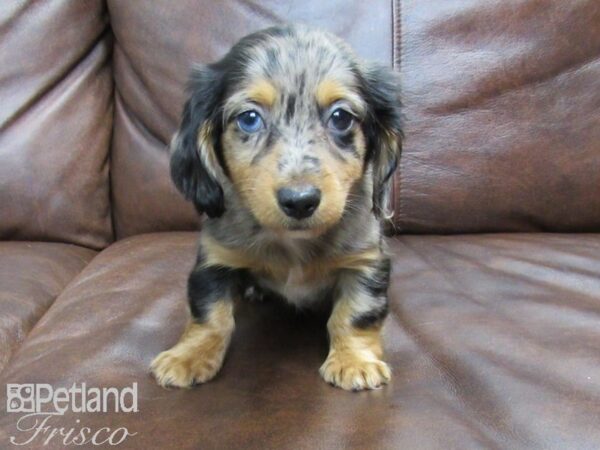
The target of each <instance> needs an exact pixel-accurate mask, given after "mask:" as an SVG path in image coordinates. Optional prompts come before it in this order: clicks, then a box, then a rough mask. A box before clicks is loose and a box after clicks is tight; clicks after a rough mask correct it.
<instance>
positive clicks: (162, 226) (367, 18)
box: [108, 0, 392, 238]
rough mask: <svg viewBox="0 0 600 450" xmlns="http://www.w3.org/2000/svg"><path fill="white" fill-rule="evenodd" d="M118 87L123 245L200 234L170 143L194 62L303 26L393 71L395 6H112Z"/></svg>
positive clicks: (116, 146) (117, 209)
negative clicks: (159, 234) (254, 37)
mask: <svg viewBox="0 0 600 450" xmlns="http://www.w3.org/2000/svg"><path fill="white" fill-rule="evenodd" d="M108 5H109V10H110V15H111V25H112V29H113V31H114V33H115V36H116V41H115V49H114V64H115V66H114V76H115V82H116V86H117V95H116V114H115V129H114V135H113V148H112V162H111V171H112V172H111V182H112V192H113V201H114V216H115V227H116V234H117V238H122V237H125V236H131V235H133V234H138V233H144V232H151V231H163V230H193V229H197V228H198V226H199V218H198V216H197V214H196V212H195V210H194V208H193V207H192V205H191V204H189V203H186V202H185V201H184V200H183V197H182V196H181V195H180V194H179V193H177V192H176V190H175V187H174V186H173V184H172V183H171V180H170V178H169V169H168V162H169V155H168V150H167V145H168V143H169V141H170V140H171V136H172V134H173V133H174V132H175V130H176V127H177V125H178V122H179V115H180V113H181V110H182V106H183V103H184V100H185V93H184V88H185V85H186V82H187V78H188V75H189V72H190V70H191V67H192V65H193V64H194V63H209V62H213V61H216V60H217V59H219V58H220V57H221V56H223V55H224V54H225V52H227V51H228V50H229V48H230V47H231V45H233V44H234V43H235V42H236V41H237V40H238V39H239V38H241V37H242V36H244V35H246V34H248V33H250V32H252V31H255V30H257V29H261V28H264V27H267V26H271V25H273V24H276V23H280V22H284V21H304V22H307V23H310V24H313V25H316V26H320V27H323V28H326V29H329V30H331V31H333V32H335V33H337V34H339V35H340V36H342V37H343V38H345V39H347V40H348V41H349V42H350V43H351V44H352V45H353V47H354V48H355V49H356V50H357V51H358V52H359V53H360V54H361V55H363V56H364V57H367V58H370V59H374V60H378V61H380V62H382V63H384V64H387V65H391V59H392V57H391V54H392V51H391V45H392V38H391V33H392V21H391V5H390V3H389V2H388V1H385V0H377V1H370V2H368V3H366V2H362V1H359V0H353V1H341V0H336V1H328V2H323V1H320V0H309V1H303V2H288V1H286V2H281V1H275V0H270V1H261V2H251V1H228V2H214V1H202V2H198V1H190V0H181V1H177V2H173V1H169V0H159V1H153V2H151V3H144V2H123V1H109V2H108Z"/></svg>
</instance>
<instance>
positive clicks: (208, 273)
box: [150, 263, 237, 387]
mask: <svg viewBox="0 0 600 450" xmlns="http://www.w3.org/2000/svg"><path fill="white" fill-rule="evenodd" d="M236 281H237V272H236V271H235V270H233V269H227V268H224V267H218V266H212V267H204V266H203V265H202V264H201V263H199V264H198V266H197V267H196V269H195V270H194V271H193V272H192V273H191V275H190V278H189V281H188V296H189V302H190V311H191V313H192V319H191V320H190V322H189V323H188V325H187V326H186V328H185V331H184V332H183V335H182V336H181V338H180V339H179V342H178V343H177V344H176V345H175V346H174V347H173V348H171V349H170V350H167V351H164V352H162V353H160V354H159V355H158V356H157V357H156V358H155V359H154V361H152V364H151V366H150V368H151V370H152V373H153V374H154V376H155V378H156V380H157V382H158V384H160V385H161V386H165V387H166V386H175V387H190V386H192V385H194V384H197V383H204V382H206V381H209V380H210V379H212V378H213V377H214V376H215V375H216V374H217V372H218V371H219V369H220V368H221V365H222V364H223V359H224V357H225V352H226V350H227V347H228V345H229V341H230V339H231V334H232V333H233V329H234V320H233V298H232V296H233V295H234V293H235V288H236V285H235V284H236Z"/></svg>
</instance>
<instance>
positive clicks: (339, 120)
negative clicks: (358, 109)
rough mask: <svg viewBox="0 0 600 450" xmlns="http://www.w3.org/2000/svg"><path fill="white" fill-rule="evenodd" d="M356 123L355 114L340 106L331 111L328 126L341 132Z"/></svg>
mask: <svg viewBox="0 0 600 450" xmlns="http://www.w3.org/2000/svg"><path fill="white" fill-rule="evenodd" d="M353 124H354V116H353V115H352V114H350V113H349V112H348V111H346V110H344V109H342V108H338V109H336V110H335V111H333V112H332V113H331V116H329V120H328V121H327V126H328V127H329V128H330V129H331V130H333V131H337V132H338V133H339V132H344V131H348V130H349V129H350V128H352V125H353Z"/></svg>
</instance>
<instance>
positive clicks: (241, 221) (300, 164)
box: [151, 26, 402, 390]
mask: <svg viewBox="0 0 600 450" xmlns="http://www.w3.org/2000/svg"><path fill="white" fill-rule="evenodd" d="M189 94H190V97H189V99H188V101H187V103H186V104H185V107H184V111H183V115H182V119H181V125H180V128H179V130H178V132H177V134H176V135H175V137H174V138H173V141H172V144H171V151H172V157H171V175H172V178H173V181H174V183H175V185H176V186H177V188H178V189H179V190H180V191H181V192H182V193H183V195H185V197H186V198H187V199H188V200H191V201H192V202H193V203H194V205H195V206H196V208H197V210H198V211H199V212H201V213H202V212H204V213H206V214H207V216H208V219H207V220H206V221H205V222H204V226H203V230H202V233H201V237H200V250H199V254H198V258H197V263H196V266H195V268H194V270H193V271H192V273H191V275H190V277H189V282H188V296H189V307H190V311H191V320H190V322H189V324H188V325H187V327H186V329H185V331H184V332H183V335H182V336H181V338H180V340H179V342H178V343H177V344H176V345H175V346H174V347H173V348H171V349H170V350H167V351H165V352H162V353H161V354H159V355H158V356H157V357H156V359H154V361H153V362H152V366H151V370H152V372H153V373H154V376H155V378H156V380H157V381H158V383H159V384H160V385H162V386H176V387H188V386H191V385H193V384H196V383H204V382H206V381H208V380H210V379H211V378H213V377H214V376H215V375H216V374H217V372H218V371H219V369H220V368H221V365H222V363H223V358H224V356H225V352H226V350H227V346H228V344H229V341H230V338H231V334H232V332H233V329H234V318H233V306H234V299H235V298H236V297H239V296H241V295H242V294H243V293H244V292H245V290H246V289H248V287H250V286H258V287H259V288H260V289H261V290H263V291H266V292H267V293H274V294H276V295H277V296H278V297H282V298H284V299H286V300H287V301H288V302H290V303H292V304H294V305H297V306H298V307H300V308H305V307H311V306H314V305H317V304H320V303H323V302H331V303H332V309H331V311H332V312H331V316H330V318H329V320H328V323H327V328H328V332H329V337H330V350H329V355H328V356H327V359H326V360H325V362H324V363H323V365H322V366H321V368H320V373H321V376H322V377H323V378H324V379H325V381H327V382H329V383H331V384H333V385H335V386H339V387H341V388H343V389H347V390H361V389H371V388H377V387H379V386H381V385H383V384H385V383H387V382H388V381H389V380H390V376H391V372H390V368H389V367H388V365H387V364H386V363H385V362H384V361H383V360H382V357H383V351H382V345H381V337H380V332H381V327H382V323H383V320H384V318H385V317H386V314H387V311H388V299H387V288H388V283H389V277H390V260H389V258H388V257H387V256H386V254H385V249H384V242H383V238H382V231H381V228H382V227H381V222H382V219H384V218H385V217H386V212H385V211H386V202H387V199H386V192H387V184H388V182H389V180H390V178H391V176H392V173H393V171H394V170H395V168H396V165H397V161H398V158H399V153H400V142H401V137H402V131H401V112H400V100H399V86H398V80H397V78H396V76H395V74H394V73H393V72H391V71H390V70H389V69H387V68H384V67H382V66H379V65H375V64H368V63H365V62H363V61H361V60H359V59H358V58H357V57H356V56H355V54H354V53H353V52H352V51H351V49H350V48H349V47H348V46H347V45H346V44H344V43H343V42H342V41H341V40H340V39H339V38H337V37H335V36H333V35H332V34H329V33H326V32H323V31H319V30H315V29H311V28H308V27H305V26H282V27H273V28H268V29H266V30H263V31H259V32H257V33H254V34H251V35H249V36H246V37H245V38H243V39H242V40H240V41H239V42H238V43H237V44H236V45H234V46H233V48H232V49H231V50H230V51H229V53H228V54H227V55H226V56H225V57H224V58H223V59H221V60H220V61H218V62H216V63H214V64H210V65H207V66H200V67H197V68H195V69H194V70H193V72H192V75H191V81H190V85H189Z"/></svg>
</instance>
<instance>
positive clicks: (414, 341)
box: [0, 233, 600, 449]
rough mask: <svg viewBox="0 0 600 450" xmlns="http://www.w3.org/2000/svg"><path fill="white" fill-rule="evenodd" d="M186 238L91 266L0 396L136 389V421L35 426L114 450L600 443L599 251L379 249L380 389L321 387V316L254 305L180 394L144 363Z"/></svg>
mask: <svg viewBox="0 0 600 450" xmlns="http://www.w3.org/2000/svg"><path fill="white" fill-rule="evenodd" d="M196 240H197V234H194V233H161V234H154V235H142V236H137V237H133V238H128V239H126V240H123V241H120V242H118V243H116V244H113V245H112V246H110V247H109V248H108V249H106V250H104V251H103V252H102V253H100V254H99V255H98V256H97V257H96V258H95V259H94V260H93V261H92V262H91V264H90V265H88V266H87V267H86V268H85V269H84V270H83V272H81V274H79V276H78V277H77V278H76V279H75V280H74V281H73V282H72V283H71V284H70V285H69V286H68V288H67V289H66V290H65V291H64V292H63V293H62V294H61V295H60V296H59V298H58V299H57V300H56V301H55V302H54V304H53V305H52V307H51V308H50V309H49V310H48V312H47V313H46V315H45V316H44V317H43V318H42V320H40V322H39V323H38V326H36V327H35V329H34V330H33V331H32V332H31V333H30V335H29V336H28V338H27V340H26V342H25V343H24V344H23V345H22V346H21V348H20V349H19V351H18V352H17V354H16V355H15V357H14V358H13V360H12V362H11V363H10V364H9V366H8V367H7V369H6V370H5V372H4V375H3V379H2V383H3V384H5V383H48V384H51V385H53V386H54V387H70V386H71V385H72V384H73V383H82V382H85V383H86V385H87V386H97V387H104V386H110V387H124V386H130V385H131V384H132V383H133V382H137V383H138V408H139V411H138V412H137V413H134V412H131V413H123V412H122V413H118V414H114V413H112V414H100V413H85V414H84V413H75V412H72V411H67V412H65V414H64V415H62V416H54V417H52V421H51V426H52V427H75V428H76V430H77V429H79V428H78V427H82V426H87V427H90V428H91V429H92V430H98V429H100V428H102V427H111V428H112V429H113V430H114V429H115V428H116V427H127V429H128V431H129V432H130V433H136V434H135V436H130V437H129V438H127V441H126V443H125V444H123V447H124V448H140V449H149V448H157V449H161V448H177V449H196V448H260V449H265V448H294V449H314V448H327V449H333V448H360V449H364V448H390V449H391V448H413V449H414V448H461V449H468V448H482V447H486V448H511V449H512V448H570V449H573V448H593V447H595V446H597V444H598V443H599V442H600V428H599V427H598V426H597V425H598V417H600V345H598V343H599V342H600V277H599V276H598V274H599V273H600V236H594V235H542V234H521V235H516V234H515V235H488V236H485V235H480V236H452V237H437V236H430V237H417V236H412V237H411V236H409V237H400V238H397V239H394V240H393V241H392V242H391V243H390V247H391V252H392V253H393V256H394V269H393V286H392V288H391V298H392V305H391V314H390V317H389V319H388V322H387V328H386V331H385V342H386V349H387V353H388V360H389V362H390V363H391V365H392V367H393V370H394V379H393V382H392V384H391V385H389V386H387V387H385V388H383V389H380V390H377V391H371V392H360V393H348V392H344V391H341V390H338V389H336V388H333V387H330V386H328V385H327V384H325V383H324V382H323V381H321V380H320V378H319V375H318V372H317V369H318V367H319V365H320V364H321V362H322V361H323V359H324V358H325V355H326V353H327V340H326V336H325V333H324V320H323V318H318V317H312V316H310V315H309V314H301V315H297V314H295V313H293V312H291V311H290V310H289V309H287V308H282V307H280V306H278V305H277V304H275V303H273V302H268V301H267V302H263V303H252V304H249V303H245V304H239V305H238V306H239V307H238V310H237V313H236V322H237V329H236V332H235V335H234V337H233V341H232V346H231V349H230V351H229V354H228V357H227V359H226V361H225V364H224V367H223V369H222V371H221V373H220V374H219V375H218V376H217V378H216V379H215V380H213V381H212V382H210V383H209V384H206V385H203V386H198V387H196V388H194V389H191V390H164V389H161V388H159V387H158V386H156V384H155V383H154V381H153V380H152V378H151V376H150V375H149V373H148V365H149V363H150V361H151V359H152V358H153V357H154V356H155V355H156V354H157V353H158V352H160V351H161V350H164V349H166V348H168V347H169V346H171V345H172V344H174V343H175V342H176V340H177V338H178V336H179V334H180V333H181V331H182V328H183V326H184V324H185V320H186V315H187V313H186V302H185V282H186V278H187V273H188V271H189V270H190V269H191V267H192V265H193V261H194V256H195V250H196ZM2 391H4V389H2ZM1 395H4V392H2V394H1ZM5 408H6V401H4V399H0V439H5V440H8V439H9V438H10V436H15V437H18V438H19V439H21V440H23V439H25V438H26V436H28V435H26V434H23V432H19V431H17V430H16V422H17V420H18V419H19V417H20V416H21V414H19V413H14V412H7V411H6V409H5ZM77 420H79V421H80V422H76V421H77ZM0 445H2V446H6V445H7V444H6V443H5V442H2V443H1V444H0ZM46 448H62V443H61V442H60V440H59V439H54V440H51V441H50V442H49V444H48V445H46Z"/></svg>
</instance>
